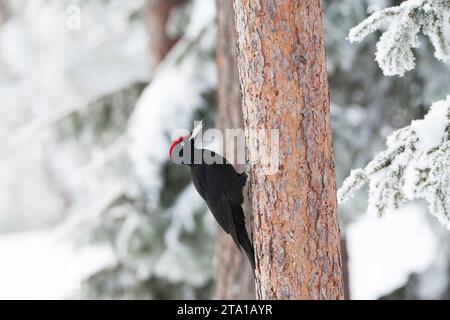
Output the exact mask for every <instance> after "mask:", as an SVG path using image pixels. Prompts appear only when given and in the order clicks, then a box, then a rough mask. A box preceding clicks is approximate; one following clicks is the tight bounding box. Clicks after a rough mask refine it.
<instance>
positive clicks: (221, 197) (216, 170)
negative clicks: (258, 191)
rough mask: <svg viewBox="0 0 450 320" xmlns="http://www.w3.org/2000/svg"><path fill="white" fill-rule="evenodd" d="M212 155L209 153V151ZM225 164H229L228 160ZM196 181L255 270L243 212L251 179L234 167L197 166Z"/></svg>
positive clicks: (194, 175) (224, 228) (194, 165)
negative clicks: (243, 203)
mask: <svg viewBox="0 0 450 320" xmlns="http://www.w3.org/2000/svg"><path fill="white" fill-rule="evenodd" d="M205 151H206V152H208V150H205ZM224 161H225V160H224ZM190 167H191V174H192V181H193V183H194V186H195V188H196V189H197V191H198V193H199V194H200V195H201V197H202V198H203V199H204V200H205V201H206V204H207V205H208V208H209V210H211V213H212V214H213V216H214V218H215V219H216V220H217V222H218V223H219V225H220V226H221V227H222V229H223V230H224V231H225V232H226V233H228V234H229V235H230V236H231V237H232V238H233V240H234V242H235V243H236V245H237V247H238V248H239V249H241V248H242V249H244V251H245V253H246V254H247V257H248V259H249V260H250V264H251V265H252V268H253V270H254V269H255V254H254V249H253V245H252V243H251V241H250V239H249V236H248V233H247V229H246V228H245V216H244V212H243V210H242V202H243V196H242V189H243V188H244V186H245V182H246V180H247V175H246V174H245V173H242V174H238V173H237V172H236V171H235V170H234V168H233V166H232V165H231V164H228V163H226V162H224V163H223V164H206V163H201V164H193V165H191V166H190Z"/></svg>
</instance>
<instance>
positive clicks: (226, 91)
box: [216, 0, 255, 299]
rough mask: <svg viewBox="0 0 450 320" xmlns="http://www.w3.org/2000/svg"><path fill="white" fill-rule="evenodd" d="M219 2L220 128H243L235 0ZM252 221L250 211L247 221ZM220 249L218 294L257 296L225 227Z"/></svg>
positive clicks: (249, 273) (242, 257)
mask: <svg viewBox="0 0 450 320" xmlns="http://www.w3.org/2000/svg"><path fill="white" fill-rule="evenodd" d="M216 4H217V24H218V38H217V69H218V78H219V85H218V115H217V128H218V129H220V130H222V132H224V130H225V129H238V128H240V129H243V127H244V120H243V117H242V108H241V90H240V88H239V75H238V69H237V59H236V53H237V49H236V30H235V27H234V9H233V2H232V1H228V0H227V1H223V0H216ZM225 142H226V141H225ZM229 145H230V144H229ZM235 168H236V169H237V170H238V172H242V171H244V169H245V168H244V167H243V166H238V165H235ZM244 212H246V213H248V212H249V211H248V206H245V205H244ZM249 221H250V219H249V216H248V215H247V217H246V222H247V224H249V223H248V222H249ZM217 251H218V255H217V298H218V299H255V281H254V277H253V272H252V270H251V267H250V264H249V262H248V259H247V257H246V256H245V255H244V254H243V253H242V252H240V251H239V250H238V249H237V247H236V245H235V244H234V242H233V240H232V239H231V237H230V236H229V235H228V234H226V233H225V232H224V231H222V230H220V231H219V242H218V250H217Z"/></svg>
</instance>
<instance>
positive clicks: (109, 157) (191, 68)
mask: <svg viewBox="0 0 450 320" xmlns="http://www.w3.org/2000/svg"><path fill="white" fill-rule="evenodd" d="M225 2H226V0H217V1H211V0H185V1H181V0H172V1H160V0H147V1H145V0H127V1H124V0H104V1H87V0H78V1H76V0H63V1H61V0H36V1H34V0H33V1H26V0H18V1H16V0H14V1H7V0H2V1H0V84H1V86H0V101H2V110H3V113H2V117H1V118H0V154H1V156H0V176H1V177H2V179H1V182H0V195H1V201H0V254H1V255H2V257H5V258H4V260H5V262H4V263H2V265H0V282H1V283H2V286H1V287H2V290H0V291H1V292H0V296H1V297H14V296H19V297H20V296H24V295H25V296H26V294H30V295H31V294H33V292H35V295H36V297H39V294H41V295H42V294H43V288H48V290H55V291H54V292H53V293H50V292H49V294H48V295H47V296H44V297H59V298H65V297H71V298H80V297H83V298H140V299H146V298H154V299H157V298H192V299H195V298H211V297H215V296H219V297H252V294H253V293H252V291H251V281H250V280H248V279H249V278H248V276H245V272H243V273H242V274H238V275H232V274H229V270H230V268H229V267H227V266H226V265H225V263H227V262H228V263H229V262H230V261H236V262H233V264H234V263H236V264H240V265H241V263H242V262H243V261H244V262H245V260H243V259H241V256H240V254H239V253H236V252H235V251H233V249H230V248H229V251H227V249H226V248H227V243H226V241H227V240H226V238H223V237H222V236H219V239H220V241H219V243H220V245H217V244H216V243H217V242H216V239H217V236H218V235H217V232H216V230H217V228H216V225H215V222H214V221H213V219H212V217H211V215H210V214H209V213H208V212H207V209H206V206H205V205H204V204H203V202H202V201H201V199H200V198H199V196H198V195H197V193H196V192H195V190H194V189H193V187H192V186H191V184H190V177H189V173H188V171H186V170H184V169H185V168H180V167H178V166H172V165H170V163H169V161H168V156H167V152H168V150H167V149H168V146H169V143H170V140H171V138H174V137H171V134H172V133H173V132H174V130H176V129H180V128H186V129H189V128H191V127H192V124H193V120H195V119H201V118H205V119H206V121H207V124H208V126H210V127H212V126H214V125H215V126H217V127H219V128H226V127H230V126H233V127H234V126H240V125H241V124H240V123H239V120H240V114H239V112H240V111H239V110H238V109H236V108H237V107H238V105H237V103H236V101H237V99H238V98H237V94H238V92H237V91H236V88H237V87H235V86H233V84H232V82H233V80H232V79H233V77H235V76H236V75H235V74H234V73H233V72H234V71H233V70H231V67H230V65H229V64H228V63H229V61H230V59H233V54H232V49H233V47H234V40H231V39H232V37H233V35H231V34H230V32H231V31H230V30H231V29H230V27H231V25H232V24H230V21H229V19H231V17H232V16H233V15H232V14H231V12H230V10H231V8H230V7H229V6H227V4H226V3H225ZM230 2H231V1H230ZM323 2H324V10H325V24H326V37H327V59H328V61H327V64H328V73H329V81H330V88H331V99H332V125H333V130H334V151H335V159H336V170H337V180H338V185H340V184H341V182H342V180H343V178H344V177H345V176H347V174H348V172H349V171H350V169H351V168H354V167H360V166H362V165H364V164H365V163H367V162H368V161H369V160H370V159H372V157H373V155H374V154H375V153H376V152H378V151H380V150H383V149H384V141H385V138H386V136H387V135H388V134H389V133H391V132H392V131H394V130H395V129H398V128H401V127H404V126H405V125H407V124H409V123H410V121H411V120H412V119H417V118H420V117H422V116H423V114H424V113H425V112H426V111H427V109H428V106H429V105H430V104H431V102H432V101H435V100H439V99H442V98H444V97H445V96H446V94H447V90H448V83H450V74H449V69H448V65H445V64H443V63H436V62H435V61H434V60H433V59H434V58H433V57H432V50H431V49H430V46H429V45H428V44H427V42H424V45H423V46H422V47H421V48H419V49H418V51H417V57H416V58H417V68H416V69H415V70H413V71H411V72H409V73H407V74H406V75H405V77H404V78H402V79H398V78H388V77H385V76H383V74H382V72H381V71H380V70H379V68H378V66H377V65H376V64H375V63H374V62H373V59H374V56H373V53H374V51H375V48H374V47H375V43H376V40H377V38H378V37H371V38H369V39H368V40H367V41H365V42H364V43H362V44H361V45H359V46H354V45H351V44H350V43H349V42H348V41H346V40H345V37H346V36H347V34H348V31H349V30H350V28H351V27H353V26H355V25H356V24H357V23H358V22H359V21H361V20H363V19H364V18H365V17H366V16H367V12H366V9H367V8H368V7H370V6H374V5H376V6H379V7H386V6H391V5H396V4H398V3H400V2H401V1H391V0H364V1H360V0H333V1H323ZM216 3H217V8H216ZM69 5H77V6H79V7H80V9H81V11H80V12H81V28H80V29H79V30H69V29H68V28H66V19H67V7H68V6H69ZM371 8H372V7H371ZM216 11H217V12H216ZM216 16H217V17H218V18H216ZM216 24H218V28H217V26H216ZM226 30H228V31H226ZM227 44H228V47H227ZM216 48H217V51H216ZM227 79H228V83H227V84H226V82H225V81H227ZM235 85H236V86H237V85H238V84H237V83H236V84H235ZM227 99H228V100H227ZM405 106H408V107H407V108H406V107H405ZM228 108H229V109H228ZM408 208H409V209H408V211H409V212H407V214H398V217H399V218H398V219H397V218H394V219H396V220H389V221H387V222H386V223H387V224H389V226H394V227H393V230H394V231H392V232H391V233H387V232H385V231H386V229H380V227H379V225H378V222H377V221H375V220H370V219H369V220H368V218H367V217H366V216H365V195H364V193H360V194H358V198H357V200H356V201H353V202H352V203H349V204H348V205H346V206H344V207H342V208H341V209H340V217H341V220H342V221H341V222H342V225H343V227H342V228H341V230H342V231H343V234H344V236H345V240H346V242H347V246H348V249H349V250H348V253H349V255H348V257H349V260H348V266H349V270H348V271H349V284H350V295H352V296H354V297H355V298H379V297H382V296H383V297H384V298H448V297H449V283H450V282H449V270H450V265H449V262H450V248H449V236H448V231H447V230H445V229H444V228H443V227H442V226H441V225H440V224H438V223H436V222H435V221H434V220H433V219H431V218H428V215H426V214H425V211H426V210H425V208H424V206H422V205H421V204H420V203H418V204H415V205H414V206H411V207H408ZM411 223H414V224H413V225H418V226H420V233H418V234H417V236H416V235H415V236H414V238H413V242H411V243H410V244H409V245H410V246H411V247H412V248H413V249H412V251H415V253H414V255H412V256H413V257H414V259H413V258H412V257H411V255H410V256H408V257H405V256H404V255H402V254H403V253H402V252H394V253H396V254H398V256H397V257H396V256H395V255H394V258H398V259H400V260H396V259H394V258H393V256H392V254H394V253H393V252H392V249H391V248H392V247H393V248H398V247H396V246H395V244H396V243H397V242H402V241H403V240H404V239H408V241H409V239H410V238H407V235H408V230H407V228H408V226H411ZM367 228H370V230H375V231H380V233H375V231H374V233H368V232H367V230H368V229H367ZM365 234H369V235H370V236H372V237H369V236H368V235H365ZM424 239H425V240H426V239H429V241H428V242H429V243H430V245H429V246H426V247H423V246H420V243H423V242H424ZM425 242H426V241H425ZM55 245H56V247H55ZM374 247H375V248H379V251H380V252H383V253H380V254H379V255H378V256H375V255H376V250H373V248H374ZM94 248H95V250H94ZM420 248H422V249H420ZM430 248H432V249H433V250H430ZM216 249H218V250H216ZM389 250H390V251H389ZM421 250H422V251H421ZM216 251H218V252H216ZM83 252H84V253H83ZM86 252H87V253H88V254H87V255H86V256H85V253H86ZM89 252H90V254H89ZM82 253H83V254H82ZM424 253H427V254H424ZM215 256H216V258H215ZM371 256H372V257H374V256H375V258H376V259H377V260H376V261H378V263H379V265H377V266H375V267H377V268H379V269H377V270H375V272H376V273H380V276H384V277H385V280H384V281H382V280H380V279H379V278H378V277H377V275H376V274H373V273H370V272H373V269H371V270H369V269H367V270H366V269H364V267H365V266H367V264H364V262H361V261H363V260H364V259H365V260H367V257H371ZM239 259H241V260H239ZM64 261H66V263H64ZM368 261H369V260H368ZM401 261H405V262H404V264H407V265H408V267H404V268H403V269H401V270H400V271H396V273H395V275H396V277H395V280H393V278H392V277H393V276H392V277H388V276H387V272H386V270H388V271H389V270H393V269H397V270H398V269H399V267H397V265H399V264H401V263H400V262H401ZM68 264H70V265H71V266H72V268H69V267H67V265H68ZM244 265H245V263H244ZM8 266H9V267H8ZM216 272H218V273H219V274H216ZM227 272H228V273H227ZM72 273H75V276H70V274H72ZM28 274H29V275H30V276H28ZM392 274H394V273H392ZM38 278H41V279H42V282H37V281H38V280H39V279H38ZM243 278H245V279H247V280H243ZM9 279H12V280H11V281H9ZM66 279H71V280H70V281H72V282H75V285H67V286H64V287H62V286H58V287H56V286H55V284H54V283H56V282H58V281H59V282H64V281H66ZM250 279H251V278H250ZM383 279H384V278H383ZM13 280H14V281H13ZM79 280H82V284H81V286H80V285H79ZM8 281H9V282H8ZM77 281H78V282H77ZM217 281H218V283H217ZM245 281H247V282H245ZM8 283H10V284H11V285H10V286H7V285H6V284H8ZM41 283H48V285H47V286H44V285H40V286H39V287H40V289H41V290H40V291H39V290H35V291H33V290H31V286H33V285H35V286H37V284H41ZM249 283H250V284H249ZM216 284H217V286H216ZM236 284H239V285H236ZM55 288H57V289H58V290H57V291H56V289H55ZM249 288H250V289H249ZM11 290H17V292H12V291H11Z"/></svg>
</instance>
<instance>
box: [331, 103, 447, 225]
mask: <svg viewBox="0 0 450 320" xmlns="http://www.w3.org/2000/svg"><path fill="white" fill-rule="evenodd" d="M367 181H368V182H369V212H375V213H376V214H378V215H382V214H384V213H385V212H386V211H387V210H391V209H397V208H399V207H400V206H401V205H402V204H404V203H405V202H406V201H408V200H413V199H425V200H426V201H427V202H428V205H429V211H430V212H431V213H432V214H433V215H435V216H436V217H437V218H438V219H439V221H440V222H441V223H442V224H444V225H445V226H446V227H447V228H450V95H449V96H447V99H446V100H441V101H438V102H435V103H433V105H432V106H431V109H430V111H429V112H428V114H427V115H426V116H425V118H424V119H422V120H415V121H413V122H412V123H411V125H409V126H407V127H405V128H402V129H400V130H397V131H395V132H394V133H393V134H392V135H391V136H389V137H388V140H387V149H386V150H384V151H383V152H381V153H379V154H378V155H377V156H376V157H375V158H374V159H373V160H372V161H371V162H369V164H368V165H367V166H366V167H365V168H364V169H358V170H353V171H352V173H351V174H350V176H349V177H348V178H347V179H346V180H345V181H344V183H343V185H342V187H341V188H340V190H339V191H338V198H339V202H340V203H344V202H345V201H347V200H348V199H350V198H351V197H352V196H353V195H354V193H355V192H356V191H357V190H358V189H359V188H361V187H362V186H363V185H364V184H365V183H366V182H367Z"/></svg>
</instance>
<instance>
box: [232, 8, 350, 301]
mask: <svg viewBox="0 0 450 320" xmlns="http://www.w3.org/2000/svg"><path fill="white" fill-rule="evenodd" d="M234 4H235V10H236V30H237V34H238V67H239V75H240V81H241V87H242V94H243V113H244V123H245V134H246V140H247V156H248V155H249V154H250V155H251V153H250V152H251V151H252V150H264V148H265V147H266V146H268V145H269V146H270V145H271V141H270V140H271V136H270V130H271V129H277V130H278V132H279V150H280V152H279V165H278V172H277V173H276V174H273V175H267V174H266V173H267V171H266V170H265V167H264V166H263V164H262V163H261V162H255V163H252V168H251V172H250V183H249V198H250V207H251V212H252V214H253V217H254V225H253V230H254V232H253V238H254V245H255V250H256V263H257V281H256V289H257V297H258V298H260V299H342V298H343V296H344V293H343V292H344V290H343V280H342V264H341V256H340V239H339V225H338V217H337V209H336V186H335V175H334V159H333V153H332V144H331V143H332V141H331V128H330V114H329V113H330V110H329V105H330V101H329V93H328V79H327V72H326V60H325V41H324V27H323V13H322V7H321V2H320V0H303V1H302V0H282V1H275V0H263V1H257V0H235V1H234ZM252 129H265V130H266V134H265V135H264V138H263V139H262V140H261V139H260V140H258V141H257V142H255V141H254V139H253V138H254V136H253V133H252V132H254V131H253V130H252ZM249 142H252V145H255V149H251V148H250V144H249Z"/></svg>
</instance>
